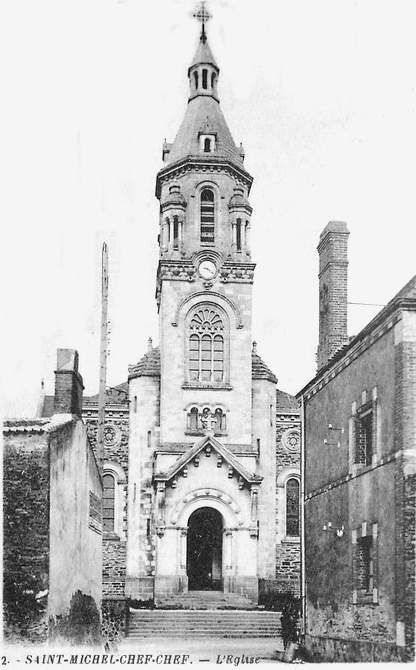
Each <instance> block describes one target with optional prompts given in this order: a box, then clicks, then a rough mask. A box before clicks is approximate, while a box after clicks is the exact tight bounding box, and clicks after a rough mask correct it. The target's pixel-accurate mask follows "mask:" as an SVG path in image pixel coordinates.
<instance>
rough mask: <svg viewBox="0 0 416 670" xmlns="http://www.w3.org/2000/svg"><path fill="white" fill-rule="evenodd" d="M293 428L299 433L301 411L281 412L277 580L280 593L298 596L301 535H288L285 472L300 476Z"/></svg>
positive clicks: (278, 440)
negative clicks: (290, 438)
mask: <svg viewBox="0 0 416 670" xmlns="http://www.w3.org/2000/svg"><path fill="white" fill-rule="evenodd" d="M292 429H294V430H295V431H296V434H297V435H299V436H300V418H299V414H298V413H287V414H278V415H277V422H276V475H277V481H276V513H277V536H276V538H277V541H276V579H277V590H278V592H279V593H292V594H293V595H294V596H296V597H299V594H300V537H298V538H287V537H286V488H285V480H286V475H285V473H286V472H287V473H293V474H295V473H297V474H298V475H299V477H300V437H299V442H298V444H296V443H295V442H296V440H295V439H294V440H292V441H291V442H289V441H288V440H287V438H288V436H289V435H292V436H293V435H294V434H293V433H289V432H288V431H292ZM288 445H289V448H288ZM279 475H280V479H279ZM289 476H290V474H289ZM282 479H283V481H281V480H282Z"/></svg>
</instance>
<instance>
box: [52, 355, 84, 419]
mask: <svg viewBox="0 0 416 670" xmlns="http://www.w3.org/2000/svg"><path fill="white" fill-rule="evenodd" d="M83 390H84V385H83V383H82V377H81V375H80V374H79V372H78V352H77V351H75V349H58V352H57V369H56V370H55V414H75V415H76V416H78V417H79V418H81V415H82V392H83Z"/></svg>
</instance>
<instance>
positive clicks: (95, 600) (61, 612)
mask: <svg viewBox="0 0 416 670" xmlns="http://www.w3.org/2000/svg"><path fill="white" fill-rule="evenodd" d="M49 459H50V493H49V501H50V509H51V515H50V519H51V521H50V539H49V541H50V562H49V574H50V592H49V597H48V616H49V627H50V635H51V637H52V638H57V641H58V640H60V639H61V638H64V639H65V640H69V641H70V642H71V643H73V644H80V643H81V642H83V643H85V644H89V643H91V642H92V641H94V640H95V641H97V640H98V639H99V632H100V613H99V612H100V603H101V590H102V582H101V561H102V552H101V537H102V531H101V519H100V506H101V496H102V488H101V480H100V477H99V472H98V467H97V464H96V461H95V457H94V454H93V451H92V449H91V447H90V445H89V443H88V440H87V431H86V427H85V425H84V424H83V422H82V421H71V422H69V423H68V424H66V425H65V426H63V427H61V428H59V429H57V430H54V431H53V432H52V433H51V435H50V448H49Z"/></svg>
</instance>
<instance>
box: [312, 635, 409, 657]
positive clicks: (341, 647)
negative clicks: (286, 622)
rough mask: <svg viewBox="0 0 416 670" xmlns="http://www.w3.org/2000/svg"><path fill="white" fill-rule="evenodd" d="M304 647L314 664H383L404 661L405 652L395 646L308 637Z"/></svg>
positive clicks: (314, 636)
mask: <svg viewBox="0 0 416 670" xmlns="http://www.w3.org/2000/svg"><path fill="white" fill-rule="evenodd" d="M302 642H303V647H304V649H305V651H306V654H307V659H308V660H311V661H313V662H314V663H325V662H327V663H328V662H330V663H334V662H336V663H382V662H388V661H403V660H405V659H404V657H403V650H402V649H401V648H400V647H397V646H396V645H395V644H389V643H382V642H378V641H377V642H372V641H370V640H368V641H362V640H346V639H345V638H338V637H332V636H331V637H328V636H319V635H306V636H305V637H304V639H303V641H302Z"/></svg>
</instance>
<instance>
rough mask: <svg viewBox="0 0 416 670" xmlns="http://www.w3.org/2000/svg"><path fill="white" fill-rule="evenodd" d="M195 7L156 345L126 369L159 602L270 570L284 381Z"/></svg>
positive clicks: (137, 561) (247, 590) (129, 579)
mask: <svg viewBox="0 0 416 670" xmlns="http://www.w3.org/2000/svg"><path fill="white" fill-rule="evenodd" d="M196 17H197V18H198V19H199V20H200V21H201V24H202V28H201V34H200V38H199V43H198V47H197V50H196V53H195V56H194V58H193V60H192V62H191V64H190V66H189V69H188V79H189V97H188V101H187V106H186V110H185V114H184V118H183V121H182V124H181V125H180V127H179V130H178V133H177V135H176V137H175V140H174V141H173V143H172V144H168V143H167V142H166V141H165V143H164V145H163V153H162V157H163V167H162V168H161V169H160V170H159V172H158V174H157V177H156V197H157V198H158V200H159V203H160V208H159V263H158V270H157V279H156V300H157V306H158V312H159V347H158V348H153V347H152V346H151V347H150V348H149V351H148V353H147V354H146V355H145V356H144V358H143V359H142V360H141V361H140V362H139V363H138V364H137V365H136V366H132V367H131V368H129V394H130V439H129V507H128V509H129V524H128V542H127V576H126V593H128V595H130V597H132V598H141V599H146V598H147V597H150V596H151V594H152V595H153V596H154V601H155V604H156V606H164V604H166V602H167V600H166V599H171V600H169V603H170V606H174V605H175V603H176V604H178V600H175V599H178V598H179V601H180V598H181V594H185V593H186V592H187V590H201V589H202V590H204V591H205V590H208V591H209V590H215V589H219V588H220V589H221V590H223V592H224V593H225V594H230V595H229V597H230V598H231V596H232V595H234V594H240V595H244V597H246V598H247V599H248V601H250V602H254V603H255V602H257V600H258V584H259V580H260V579H263V580H266V581H267V582H268V583H269V582H270V580H274V579H275V577H276V574H275V573H276V551H275V544H274V543H275V535H276V523H275V516H276V515H275V507H276V458H275V453H276V421H275V415H276V388H275V386H276V381H277V380H276V378H275V377H274V375H273V373H272V372H271V371H270V370H268V368H267V366H265V365H264V363H263V362H262V361H261V359H260V358H259V356H258V355H257V353H256V352H255V351H254V350H253V351H252V325H251V319H252V288H253V280H254V269H255V265H254V263H253V262H252V259H251V249H250V227H251V213H252V208H251V205H250V203H249V200H248V198H249V194H250V188H251V184H252V181H253V179H252V177H251V175H250V174H249V173H248V172H247V170H246V169H245V167H244V150H243V148H242V146H241V145H240V146H239V147H238V146H236V144H235V142H234V140H233V138H232V135H231V133H230V130H229V128H228V125H227V123H226V120H225V118H224V115H223V113H222V111H221V107H220V103H219V94H218V90H219V88H218V87H219V76H220V69H219V67H218V65H217V63H216V61H215V59H214V56H213V54H212V52H211V49H210V47H209V44H208V39H207V35H206V31H205V24H206V22H207V20H208V18H209V15H208V13H207V11H206V10H205V7H204V3H202V6H201V9H200V10H199V11H198V13H197V14H196ZM213 529H214V530H215V529H216V530H215V533H214V535H215V538H213V536H212V537H211V535H210V533H211V532H214V530H213ZM198 538H199V539H198ZM201 538H202V539H201ZM211 540H212V541H211ZM214 540H215V541H214ZM201 542H202V544H201ZM208 548H209V550H208ZM202 555H203V556H204V560H199V558H198V557H201V556H202ZM172 598H173V600H172ZM250 602H248V604H250ZM182 604H183V603H182V602H181V601H180V606H182Z"/></svg>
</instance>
